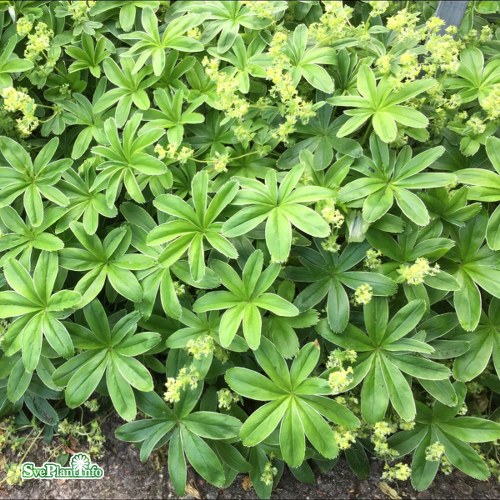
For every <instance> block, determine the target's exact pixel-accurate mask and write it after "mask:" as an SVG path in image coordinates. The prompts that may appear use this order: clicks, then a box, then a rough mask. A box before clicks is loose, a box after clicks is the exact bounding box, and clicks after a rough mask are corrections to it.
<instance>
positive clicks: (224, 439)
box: [0, 0, 500, 498]
mask: <svg viewBox="0 0 500 500" xmlns="http://www.w3.org/2000/svg"><path fill="white" fill-rule="evenodd" d="M4 3H5V2H4ZM14 3H16V2H14ZM396 3H397V2H396ZM396 3H394V5H392V4H391V8H390V9H388V10H387V9H386V10H385V11H384V8H383V7H384V6H383V5H379V4H377V2H368V3H367V2H347V3H346V2H343V3H342V2H282V1H273V2H237V1H232V0H231V1H211V2H201V1H191V2H158V1H151V2H141V1H135V0H134V1H128V2H119V1H115V0H112V1H107V2H72V3H67V2H66V3H65V2H17V3H16V5H15V7H16V8H15V9H14V8H11V7H8V8H7V7H5V8H4V10H5V9H6V10H5V15H4V16H3V17H2V19H5V20H6V22H0V108H1V113H0V114H1V119H0V129H1V134H2V137H0V418H4V417H9V416H10V417H11V418H12V422H15V425H16V426H18V425H20V426H21V427H23V428H24V427H26V426H31V427H33V426H38V424H40V425H42V426H44V425H45V426H47V428H50V429H56V428H57V426H58V422H59V420H60V419H61V418H67V419H68V422H70V424H71V421H72V420H71V419H72V418H73V416H74V415H79V414H80V413H81V411H80V410H78V409H77V408H78V407H79V406H81V405H85V407H89V408H91V407H93V405H94V402H93V401H92V403H90V402H89V401H88V400H89V399H90V398H92V400H93V399H94V398H97V399H98V400H99V401H98V403H99V405H100V406H101V407H104V406H109V407H110V408H111V410H112V413H115V414H116V415H118V416H119V417H120V418H123V419H125V420H127V423H126V424H125V425H124V426H122V427H121V428H120V429H119V430H118V431H117V436H118V437H119V438H121V439H124V440H126V441H128V442H130V443H136V444H137V445H138V448H140V457H141V460H142V461H146V460H147V458H148V457H149V456H151V455H152V454H153V453H154V452H155V450H161V452H163V451H165V452H167V454H168V459H167V462H168V469H169V476H170V480H171V482H172V485H173V487H174V490H175V494H176V495H177V496H183V495H185V493H186V492H187V491H186V484H187V482H188V480H189V478H190V476H189V475H188V467H191V468H192V470H193V473H195V474H199V475H201V477H202V478H203V480H204V481H207V482H209V483H211V484H213V485H215V487H217V488H220V489H227V488H228V487H229V486H230V485H231V484H232V483H233V482H234V481H237V477H238V475H239V474H246V475H248V478H250V480H251V482H252V485H253V487H254V489H255V493H256V495H257V496H258V497H259V498H269V497H270V496H272V490H273V488H274V487H276V486H277V485H278V483H279V481H280V480H281V477H282V474H283V473H286V472H285V467H288V468H289V469H290V470H291V472H292V474H293V475H294V476H295V477H296V478H298V479H299V480H300V481H304V482H306V483H310V484H312V483H313V482H314V468H316V466H319V468H320V470H321V471H324V470H328V469H330V468H331V467H333V465H334V464H335V462H336V460H337V457H338V456H339V454H340V452H343V453H344V454H345V456H346V460H347V463H348V464H349V465H350V467H351V468H352V469H353V471H354V472H355V473H356V475H357V476H358V477H359V478H360V479H365V478H366V477H367V476H368V472H369V470H368V465H369V462H370V460H369V458H368V455H372V454H373V453H374V451H375V450H374V449H373V446H372V445H373V443H372V444H370V443H369V441H370V434H371V433H372V431H374V426H375V424H376V423H377V422H384V421H389V420H391V419H392V420H394V419H395V421H397V420H398V419H399V420H402V421H404V422H407V423H402V424H401V426H400V427H401V428H405V429H411V430H405V431H401V432H398V431H394V432H395V434H394V433H393V434H394V435H393V436H390V435H387V436H386V437H387V443H386V444H387V446H388V447H389V449H390V450H393V451H391V453H392V454H393V455H392V458H393V459H394V460H397V461H398V462H399V460H404V463H407V464H411V468H412V484H413V486H414V487H415V488H417V489H418V490H421V489H425V488H427V487H428V486H429V485H430V484H431V483H432V481H433V479H434V477H435V476H436V473H437V471H438V470H439V469H440V468H442V466H444V465H445V464H450V465H449V467H451V468H458V469H459V470H461V471H463V472H464V473H466V474H468V475H470V476H471V477H473V478H476V479H482V480H483V479H486V478H487V477H488V474H489V471H488V469H491V466H490V464H489V463H487V461H486V460H485V459H484V458H483V454H484V455H485V456H489V455H491V453H490V451H491V447H492V446H493V445H494V442H495V441H496V440H497V439H499V428H498V424H497V423H495V418H496V414H495V413H492V414H490V413H491V412H490V410H491V409H492V408H490V406H491V405H490V406H488V405H485V404H483V403H485V402H487V401H488V400H490V399H491V397H493V399H492V401H493V402H495V398H496V393H497V392H498V393H500V382H499V380H500V379H499V378H498V375H499V373H498V372H499V367H500V355H499V353H500V338H499V335H498V334H499V328H498V324H500V317H499V314H500V312H499V311H500V305H499V300H500V288H499V283H500V274H499V273H500V260H499V256H498V252H497V251H498V249H499V248H500V230H499V220H500V208H498V207H497V204H498V201H499V200H500V183H499V174H500V146H499V145H500V139H499V138H498V137H496V136H497V135H498V130H497V128H498V124H499V120H498V118H499V113H498V109H497V108H498V106H495V103H496V102H497V101H498V92H499V85H500V64H499V60H498V58H497V56H496V54H495V50H494V49H495V47H496V45H495V44H497V43H498V42H497V41H496V40H494V39H493V40H489V38H491V36H490V34H491V33H494V32H495V29H496V26H495V22H494V21H495V19H494V11H495V9H496V6H493V3H492V2H476V5H475V6H474V8H473V9H470V12H469V14H471V15H472V14H473V11H474V10H475V11H477V12H478V13H479V14H480V15H481V19H480V21H481V22H480V23H479V24H480V25H481V28H482V30H483V31H482V32H481V33H480V34H478V35H477V36H475V35H474V32H473V30H472V28H471V27H475V28H477V26H476V25H477V22H476V23H475V25H474V23H472V22H471V21H472V17H471V16H469V14H467V16H469V17H467V16H466V18H465V22H464V23H462V26H461V27H460V37H458V38H457V37H454V36H452V35H453V33H451V34H450V33H448V34H447V35H445V36H444V37H443V36H442V34H440V33H439V29H440V27H439V26H438V24H439V22H437V21H436V22H435V20H433V19H430V18H429V15H430V14H431V13H432V11H433V6H432V5H431V4H432V2H416V3H415V5H414V6H412V9H411V12H410V13H408V12H405V11H404V10H402V9H403V7H401V6H398V5H396ZM18 4H19V5H18ZM77 4H78V5H77ZM347 4H348V5H347ZM75 9H76V10H75ZM382 11H384V12H382ZM402 21H404V22H402ZM476 21H477V19H476ZM433 23H434V24H433ZM403 24H404V26H403ZM473 25H474V26H473ZM490 32H491V33H490ZM412 33H419V34H422V36H416V37H414V36H408V35H411V34H412ZM354 35H356V36H354ZM358 35H359V36H358ZM424 35H425V36H424ZM493 38H494V37H493ZM437 47H439V48H440V49H441V52H442V53H439V50H437V49H436V48H437ZM441 56H442V57H441ZM451 374H452V375H453V381H454V382H452V380H451V378H450V375H451ZM474 380H477V381H479V383H480V385H481V386H482V392H481V394H472V392H474V384H472V385H471V382H473V381H474ZM455 381H458V382H455ZM344 382H345V383H344ZM476 385H477V384H476ZM490 391H492V392H491V393H490ZM162 393H163V394H162ZM491 394H493V396H491ZM354 398H357V400H358V403H357V408H356V415H357V417H359V418H357V417H356V416H354V414H353V413H352V412H351V411H350V409H349V408H351V407H352V405H353V404H354V403H355V400H354ZM101 399H102V400H103V401H101ZM104 400H106V401H104ZM344 400H345V403H344ZM424 401H425V404H423V402H424ZM465 401H466V402H467V404H468V405H469V408H470V410H471V411H473V412H474V414H472V413H470V411H469V412H468V413H464V412H465V409H466V407H465V406H464V402H465ZM471 402H473V403H474V405H472V406H471ZM482 408H485V410H484V411H483V413H482V414H480V412H481V410H482ZM352 410H353V411H354V408H352ZM139 411H140V414H139V419H138V420H135V418H136V417H137V415H138V413H139ZM489 412H490V413H489ZM97 416H99V415H97ZM393 417H394V418H393ZM85 422H86V420H84V421H83V423H82V425H84V426H86V425H87V424H85ZM94 423H95V422H94ZM360 425H361V426H362V432H358V431H357V430H355V429H356V428H357V427H358V426H360ZM379 425H381V424H379ZM390 427H392V426H390ZM50 429H49V431H50ZM377 430H378V426H377V427H376V429H375V433H376V434H378V432H377ZM9 432H10V431H9ZM49 434H50V432H49ZM353 439H356V441H355V442H352V441H353ZM477 445H480V447H478V446H477ZM346 446H347V448H346ZM479 448H480V450H479ZM377 449H378V447H377ZM440 449H441V450H442V451H443V452H444V458H443V460H442V461H441V460H436V461H431V460H429V457H430V455H432V453H430V452H432V451H435V452H436V453H437V452H439V450H440ZM394 450H396V453H397V454H398V455H397V456H396V455H395V453H394ZM375 454H377V452H376V451H375ZM437 454H439V453H437ZM403 457H406V458H403ZM311 461H314V464H313V463H311ZM401 463H402V462H401ZM396 464H397V462H396ZM396 464H394V465H396ZM396 466H397V467H399V466H400V465H396ZM391 467H392V465H391ZM401 472H404V469H401Z"/></svg>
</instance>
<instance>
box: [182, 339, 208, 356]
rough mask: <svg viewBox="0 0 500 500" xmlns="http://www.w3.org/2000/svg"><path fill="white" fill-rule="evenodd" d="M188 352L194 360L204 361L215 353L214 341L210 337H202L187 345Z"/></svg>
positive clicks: (192, 340)
mask: <svg viewBox="0 0 500 500" xmlns="http://www.w3.org/2000/svg"><path fill="white" fill-rule="evenodd" d="M186 347H187V351H188V353H189V354H190V355H191V356H193V358H194V359H202V358H206V357H208V356H210V355H211V354H212V353H213V352H214V339H213V338H212V337H210V335H200V336H199V337H198V338H196V339H191V340H190V341H189V342H188V343H187V346H186Z"/></svg>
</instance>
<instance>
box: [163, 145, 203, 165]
mask: <svg viewBox="0 0 500 500" xmlns="http://www.w3.org/2000/svg"><path fill="white" fill-rule="evenodd" d="M154 152H155V153H156V154H157V155H158V159H159V160H163V159H165V158H167V159H169V160H174V161H178V162H179V163H180V164H181V165H182V164H184V163H186V162H187V161H188V160H189V159H191V158H192V156H193V155H194V150H193V149H191V148H189V147H187V146H183V147H182V148H180V149H179V146H178V145H177V144H172V143H171V144H169V145H168V146H167V148H166V149H165V148H164V147H163V146H162V145H161V144H157V145H156V146H155V148H154Z"/></svg>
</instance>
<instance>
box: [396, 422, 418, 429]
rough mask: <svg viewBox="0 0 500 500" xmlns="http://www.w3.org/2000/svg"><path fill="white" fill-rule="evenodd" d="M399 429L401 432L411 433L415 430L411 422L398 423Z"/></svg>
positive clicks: (413, 423)
mask: <svg viewBox="0 0 500 500" xmlns="http://www.w3.org/2000/svg"><path fill="white" fill-rule="evenodd" d="M399 428H400V429H402V430H403V431H411V430H412V429H414V428H415V422H414V421H413V420H411V421H410V422H406V421H405V420H401V421H400V422H399Z"/></svg>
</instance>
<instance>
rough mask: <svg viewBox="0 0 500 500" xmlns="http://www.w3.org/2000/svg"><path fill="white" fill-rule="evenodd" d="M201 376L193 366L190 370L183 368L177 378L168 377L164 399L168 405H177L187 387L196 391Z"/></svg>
mask: <svg viewBox="0 0 500 500" xmlns="http://www.w3.org/2000/svg"><path fill="white" fill-rule="evenodd" d="M199 378H200V374H199V372H198V370H197V369H196V368H195V367H194V366H193V365H191V366H190V367H189V368H186V367H183V368H181V369H180V370H179V373H178V374H177V377H176V378H175V377H168V378H167V382H166V383H165V386H166V387H167V390H166V392H165V393H164V395H163V397H164V399H165V401H166V402H167V403H177V402H178V401H180V399H181V391H182V390H183V389H186V388H187V387H189V388H191V389H196V387H198V380H199Z"/></svg>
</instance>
